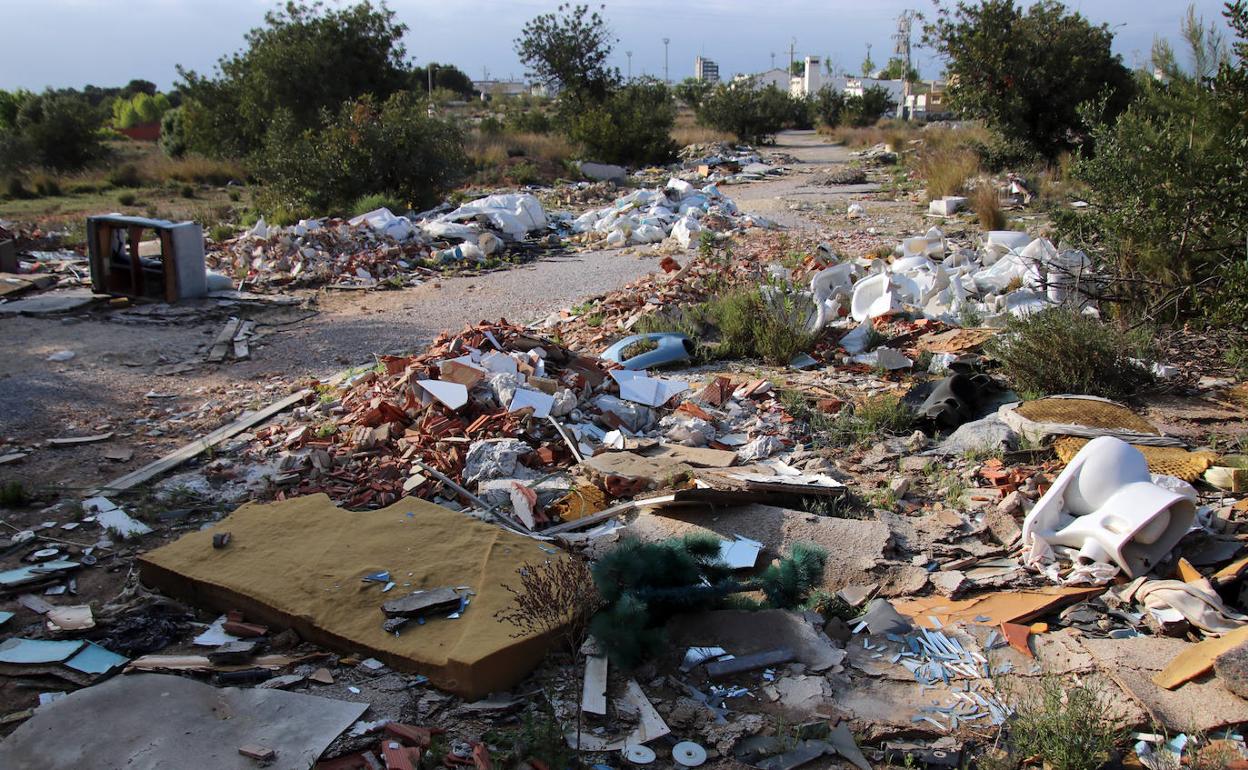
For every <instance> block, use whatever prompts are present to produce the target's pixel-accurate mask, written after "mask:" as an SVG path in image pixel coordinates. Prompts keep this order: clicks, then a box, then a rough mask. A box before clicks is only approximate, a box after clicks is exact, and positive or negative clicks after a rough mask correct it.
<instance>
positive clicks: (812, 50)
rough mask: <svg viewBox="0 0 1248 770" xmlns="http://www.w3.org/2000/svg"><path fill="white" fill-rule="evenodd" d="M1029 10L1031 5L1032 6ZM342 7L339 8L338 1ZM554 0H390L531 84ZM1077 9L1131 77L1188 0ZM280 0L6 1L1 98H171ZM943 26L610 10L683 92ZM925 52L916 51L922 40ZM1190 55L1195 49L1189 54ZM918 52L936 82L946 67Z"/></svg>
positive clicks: (1086, 4)
mask: <svg viewBox="0 0 1248 770" xmlns="http://www.w3.org/2000/svg"><path fill="white" fill-rule="evenodd" d="M1024 1H1025V0H1024ZM328 4H329V5H336V4H340V2H336V1H335V0H330V1H329V3H328ZM557 4H558V3H557V2H555V1H554V0H545V1H539V0H389V6H390V8H391V9H393V10H394V11H395V12H396V13H397V16H398V19H399V20H400V21H401V22H402V23H404V24H406V25H407V27H408V32H407V36H406V38H405V45H406V47H407V52H408V56H409V58H410V59H411V60H412V61H413V62H414V63H416V64H423V63H426V62H429V61H436V62H448V63H452V64H455V65H456V66H458V67H459V68H460V69H462V70H464V71H465V72H467V73H468V74H469V75H470V76H471V77H472V78H474V79H480V78H483V77H484V76H486V75H487V74H488V76H489V77H491V78H503V79H509V78H512V77H515V78H523V77H524V74H525V71H524V67H523V65H521V64H520V62H519V60H518V59H517V58H516V54H515V49H514V45H513V41H514V39H515V37H516V35H517V33H518V32H519V30H520V29H521V27H523V25H524V23H525V21H527V20H528V19H530V18H532V17H533V16H536V15H538V14H539V13H544V12H546V11H550V10H553V9H554V8H555V7H556V6H557ZM1066 5H1067V6H1068V7H1070V8H1072V9H1074V10H1077V11H1079V12H1080V13H1082V14H1084V15H1085V16H1087V17H1088V18H1089V19H1091V20H1092V21H1094V22H1097V23H1101V22H1105V23H1108V24H1109V25H1110V26H1111V27H1113V29H1114V32H1115V44H1114V47H1115V50H1116V51H1117V52H1118V53H1120V54H1121V55H1122V57H1123V60H1124V62H1125V63H1126V64H1127V66H1129V67H1136V66H1139V65H1141V64H1143V63H1145V61H1146V60H1147V57H1148V53H1149V49H1150V48H1151V45H1152V41H1153V38H1154V36H1157V35H1160V36H1163V37H1169V38H1170V39H1171V40H1172V41H1177V38H1178V28H1179V21H1180V19H1181V18H1182V17H1183V15H1184V13H1185V11H1186V8H1187V5H1188V0H1067V2H1066ZM1195 6H1196V11H1197V13H1198V14H1202V15H1203V16H1204V17H1205V19H1206V21H1213V20H1215V19H1216V20H1218V21H1219V22H1221V9H1222V3H1221V2H1220V0H1195ZM272 7H274V2H273V0H125V2H118V0H0V19H3V20H4V22H5V23H4V24H3V25H0V26H3V27H4V28H6V30H7V31H8V32H9V34H6V35H5V36H4V37H3V38H0V89H13V88H27V89H31V90H42V89H43V88H45V87H57V88H59V87H78V88H80V87H82V86H84V85H86V84H88V83H90V84H93V85H97V86H110V85H124V84H125V83H126V82H128V81H129V80H131V79H134V78H142V79H144V80H150V81H153V82H155V83H156V84H157V86H159V87H160V88H161V89H162V90H163V89H168V88H170V87H171V86H172V85H173V83H174V81H175V80H176V79H177V70H176V67H177V65H179V64H180V65H182V66H183V67H186V68H189V69H193V70H196V71H198V72H201V73H204V72H209V71H211V70H212V68H213V66H214V64H215V63H216V61H217V59H218V58H220V57H221V56H222V55H223V54H226V53H229V52H232V51H235V50H237V49H239V48H240V47H241V45H242V43H243V36H244V34H246V32H247V30H249V29H251V28H252V27H255V26H257V25H259V24H260V23H261V22H262V20H263V17H264V13H265V11H266V10H269V9H270V8H272ZM908 8H910V9H914V10H917V11H920V12H923V13H927V14H929V15H930V12H931V10H932V3H931V0H871V1H869V2H868V1H864V0H766V1H765V2H759V1H758V0H698V1H697V2H671V0H608V2H606V8H605V10H603V11H602V13H603V15H604V16H605V17H606V18H607V20H608V22H609V23H610V25H611V28H612V31H613V32H614V33H615V35H616V37H617V38H618V42H617V43H616V45H615V50H614V53H613V57H612V58H613V62H612V63H613V64H614V65H615V66H617V67H619V69H620V71H621V72H622V73H625V74H628V72H629V69H630V57H628V56H627V55H626V52H628V51H631V52H632V57H631V71H632V74H633V75H653V76H656V77H663V74H664V43H663V39H664V38H665V37H666V38H669V39H670V41H671V42H670V44H669V45H668V46H667V57H668V58H667V68H668V74H669V77H670V78H671V79H672V80H673V81H677V80H681V79H683V78H685V77H689V76H691V75H692V74H693V61H694V57H695V56H698V55H702V56H705V57H707V58H709V59H712V60H714V61H716V62H717V63H718V64H719V67H720V73H721V74H722V75H724V76H730V75H733V74H736V73H746V72H760V71H762V70H765V69H768V68H769V67H770V66H771V63H772V58H771V57H772V54H774V55H775V62H776V64H777V65H778V66H780V67H784V66H785V65H786V64H787V62H788V58H789V49H790V46H793V47H794V50H795V52H796V58H798V59H799V60H800V59H801V58H802V57H803V56H806V55H812V56H821V57H827V58H828V59H830V60H831V61H832V63H833V64H834V65H835V66H837V67H838V68H839V69H842V70H848V71H851V72H856V71H857V70H858V69H859V68H860V65H861V63H862V60H863V59H864V57H865V55H866V53H867V45H868V44H870V45H871V58H872V59H873V60H874V61H875V62H876V63H877V65H882V64H883V63H884V62H886V61H887V59H888V57H889V56H890V55H891V51H892V49H893V45H894V43H893V40H892V35H893V33H894V32H895V31H896V27H897V22H896V19H897V17H898V16H899V15H900V14H901V12H902V11H904V10H906V9H908ZM914 37H915V41H916V44H917V40H918V37H919V35H918V30H917V29H916V33H915V36H914ZM1176 49H1177V50H1180V51H1181V50H1182V49H1181V47H1179V46H1176ZM914 55H915V57H916V61H917V64H918V67H919V70H920V72H921V74H922V76H923V77H927V78H930V77H937V76H938V75H939V74H940V69H941V64H940V61H939V60H938V59H937V58H936V57H935V56H934V55H933V54H932V52H930V51H928V50H924V49H922V48H916V49H915V52H914Z"/></svg>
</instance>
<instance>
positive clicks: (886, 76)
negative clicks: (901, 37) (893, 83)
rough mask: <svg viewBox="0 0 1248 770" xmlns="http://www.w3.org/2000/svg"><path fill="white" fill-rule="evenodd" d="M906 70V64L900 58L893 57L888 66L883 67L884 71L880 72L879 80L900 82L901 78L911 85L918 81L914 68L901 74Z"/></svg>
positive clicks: (916, 71)
mask: <svg viewBox="0 0 1248 770" xmlns="http://www.w3.org/2000/svg"><path fill="white" fill-rule="evenodd" d="M905 69H906V63H905V62H903V61H902V60H901V59H900V57H897V56H894V57H893V58H891V59H889V60H888V64H885V65H884V69H882V70H880V79H881V80H902V79H903V78H904V79H905V80H907V81H909V82H911V83H913V82H915V81H917V80H918V79H919V71H918V70H916V69H915V68H914V67H911V68H910V71H909V72H903V70H905Z"/></svg>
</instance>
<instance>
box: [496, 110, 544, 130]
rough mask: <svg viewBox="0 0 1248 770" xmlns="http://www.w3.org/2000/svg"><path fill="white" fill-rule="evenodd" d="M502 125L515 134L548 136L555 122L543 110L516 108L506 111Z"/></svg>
mask: <svg viewBox="0 0 1248 770" xmlns="http://www.w3.org/2000/svg"><path fill="white" fill-rule="evenodd" d="M503 125H504V127H506V129H507V130H508V131H511V132H513V133H517V134H549V133H550V132H551V131H553V130H554V129H555V122H554V121H553V120H552V119H551V117H550V115H548V114H546V112H544V111H543V110H540V109H523V108H518V107H517V108H512V109H508V110H507V112H506V114H505V115H504V117H503Z"/></svg>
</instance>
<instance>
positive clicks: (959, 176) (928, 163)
mask: <svg viewBox="0 0 1248 770" xmlns="http://www.w3.org/2000/svg"><path fill="white" fill-rule="evenodd" d="M914 166H915V170H916V171H918V172H919V175H920V176H922V177H923V179H924V181H925V182H926V184H927V199H928V200H929V201H934V200H940V199H941V198H943V197H945V196H946V195H959V194H961V193H963V192H965V191H966V183H967V180H969V179H970V178H971V177H972V176H974V175H975V174H977V173H979V155H977V154H976V153H975V151H974V150H971V149H969V148H961V147H934V148H933V147H925V148H923V149H922V150H921V151H920V152H919V155H918V157H917V158H916V159H915V163H914Z"/></svg>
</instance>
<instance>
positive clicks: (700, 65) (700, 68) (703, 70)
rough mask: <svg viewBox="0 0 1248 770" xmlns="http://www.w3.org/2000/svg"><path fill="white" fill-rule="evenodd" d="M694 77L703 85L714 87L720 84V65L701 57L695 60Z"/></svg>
mask: <svg viewBox="0 0 1248 770" xmlns="http://www.w3.org/2000/svg"><path fill="white" fill-rule="evenodd" d="M693 76H694V77H695V78H697V79H698V80H701V81H702V82H703V83H710V84H712V85H714V84H715V83H718V82H719V65H718V64H716V63H715V62H713V61H711V60H710V59H704V58H702V57H701V56H699V57H697V58H695V59H694V60H693Z"/></svg>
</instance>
